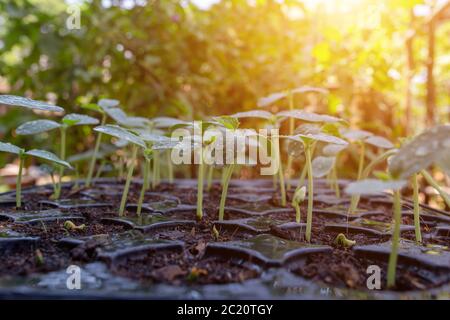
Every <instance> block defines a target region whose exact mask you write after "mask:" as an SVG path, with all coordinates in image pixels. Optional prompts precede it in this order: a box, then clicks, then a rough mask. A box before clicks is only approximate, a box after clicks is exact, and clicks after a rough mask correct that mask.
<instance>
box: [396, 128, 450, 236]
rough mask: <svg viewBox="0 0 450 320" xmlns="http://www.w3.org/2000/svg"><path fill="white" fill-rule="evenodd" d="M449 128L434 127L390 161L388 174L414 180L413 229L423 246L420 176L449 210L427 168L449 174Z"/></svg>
mask: <svg viewBox="0 0 450 320" xmlns="http://www.w3.org/2000/svg"><path fill="white" fill-rule="evenodd" d="M449 137H450V125H441V126H437V127H434V128H432V129H430V130H428V131H425V132H424V133H422V134H420V135H418V136H417V137H415V138H414V139H412V140H411V141H409V142H407V143H405V144H404V145H403V146H402V147H401V148H400V149H399V150H398V152H397V153H396V154H395V155H394V156H393V157H392V158H391V160H390V161H389V172H390V173H391V175H392V176H394V177H395V178H399V179H408V178H410V177H412V178H413V198H414V199H413V201H414V226H415V234H416V241H417V242H421V240H422V236H421V231H420V205H419V195H418V193H419V190H418V189H419V186H418V183H417V174H419V173H421V174H422V176H423V177H424V178H425V180H427V182H428V183H429V184H430V185H431V186H433V187H434V188H436V189H437V190H438V191H439V192H440V194H441V196H442V198H443V199H444V201H446V202H447V205H448V206H449V207H450V201H449V198H448V195H447V194H446V193H445V192H444V191H443V190H442V189H441V188H440V187H439V185H438V184H437V183H436V182H435V181H434V179H433V178H432V177H431V175H430V174H428V172H427V171H426V168H428V167H429V166H431V165H432V164H436V165H438V166H440V167H441V168H443V170H444V171H448V169H449V168H450V163H449V162H448V158H449V154H450V143H449V141H450V139H449Z"/></svg>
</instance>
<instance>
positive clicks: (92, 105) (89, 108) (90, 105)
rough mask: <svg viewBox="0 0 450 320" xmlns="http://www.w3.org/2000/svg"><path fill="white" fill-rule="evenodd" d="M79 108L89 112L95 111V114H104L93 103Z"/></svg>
mask: <svg viewBox="0 0 450 320" xmlns="http://www.w3.org/2000/svg"><path fill="white" fill-rule="evenodd" d="M81 108H83V109H86V110H91V111H95V112H99V113H102V114H103V113H105V112H104V111H103V109H102V108H101V107H100V106H99V105H98V104H95V103H89V104H84V105H82V106H81Z"/></svg>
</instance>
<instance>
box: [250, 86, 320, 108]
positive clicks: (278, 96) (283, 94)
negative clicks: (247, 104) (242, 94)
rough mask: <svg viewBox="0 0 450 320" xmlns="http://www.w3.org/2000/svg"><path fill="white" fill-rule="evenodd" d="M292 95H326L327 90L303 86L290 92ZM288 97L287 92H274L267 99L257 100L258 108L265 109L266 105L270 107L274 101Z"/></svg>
mask: <svg viewBox="0 0 450 320" xmlns="http://www.w3.org/2000/svg"><path fill="white" fill-rule="evenodd" d="M290 91H291V92H292V93H294V94H295V93H306V92H317V93H324V94H326V93H328V91H327V90H325V89H322V88H316V87H309V86H303V87H298V88H294V89H291V90H290ZM288 95H289V91H288V90H287V91H283V92H276V93H272V94H270V95H268V96H267V97H263V98H260V99H259V100H258V107H260V108H262V107H267V106H268V105H271V104H272V103H274V102H275V101H278V100H280V99H283V98H285V97H287V96H288Z"/></svg>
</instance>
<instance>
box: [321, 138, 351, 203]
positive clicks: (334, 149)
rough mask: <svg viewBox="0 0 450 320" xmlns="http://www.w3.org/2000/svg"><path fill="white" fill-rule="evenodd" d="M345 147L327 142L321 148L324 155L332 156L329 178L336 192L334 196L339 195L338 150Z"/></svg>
mask: <svg viewBox="0 0 450 320" xmlns="http://www.w3.org/2000/svg"><path fill="white" fill-rule="evenodd" d="M345 149H346V146H343V145H338V144H328V145H326V146H325V147H324V148H323V149H322V152H323V154H324V156H326V157H332V158H334V164H333V167H332V169H331V174H330V180H331V183H330V185H331V187H332V188H333V189H334V192H335V194H336V198H338V199H339V198H340V197H341V190H340V188H339V183H338V176H337V159H338V157H339V154H340V152H342V151H343V150H345Z"/></svg>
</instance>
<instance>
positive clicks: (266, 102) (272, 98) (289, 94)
mask: <svg viewBox="0 0 450 320" xmlns="http://www.w3.org/2000/svg"><path fill="white" fill-rule="evenodd" d="M308 92H316V93H322V94H327V93H328V91H327V90H324V89H322V88H314V87H298V88H295V89H289V90H287V91H284V92H277V93H273V94H271V95H269V96H267V97H264V98H261V99H259V100H258V107H260V108H263V107H268V106H270V105H271V104H273V103H275V102H276V101H279V100H281V99H284V98H287V99H288V103H289V111H294V109H295V108H294V95H295V94H303V93H308ZM294 127H295V118H293V117H291V118H289V135H290V136H292V135H294ZM292 160H293V159H292V156H291V155H288V163H287V169H286V172H287V179H288V183H287V189H288V190H289V189H290V187H291V183H290V177H291V170H292Z"/></svg>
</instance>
